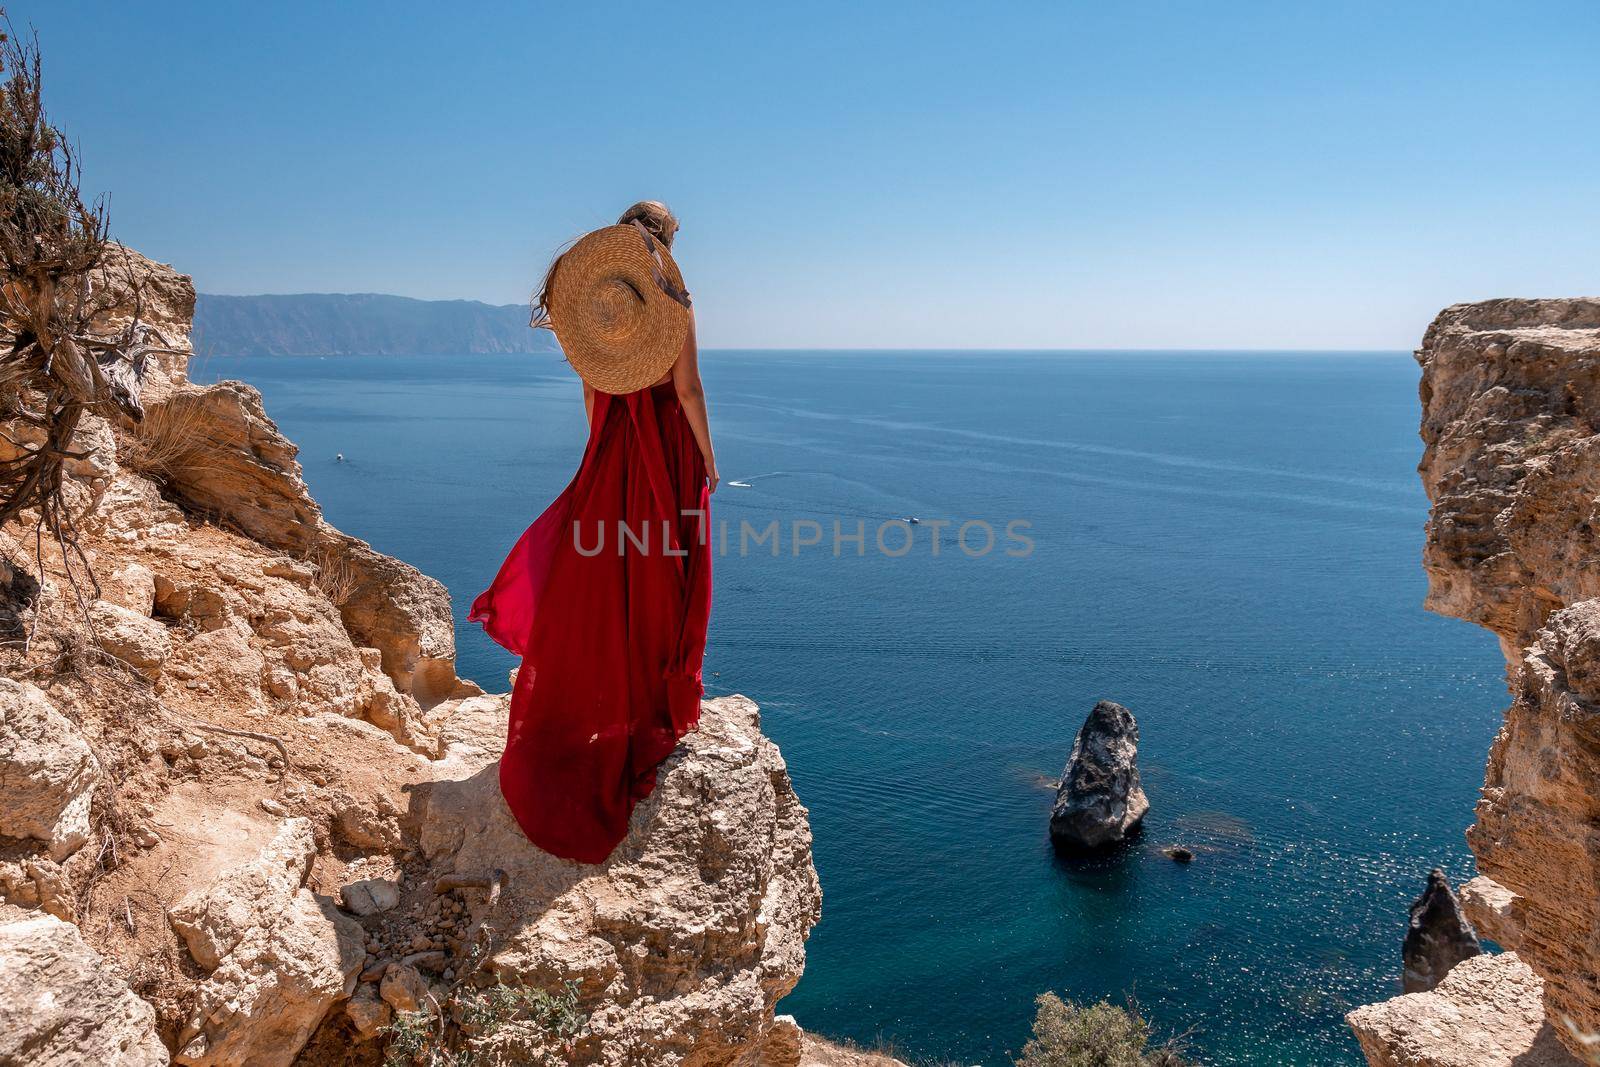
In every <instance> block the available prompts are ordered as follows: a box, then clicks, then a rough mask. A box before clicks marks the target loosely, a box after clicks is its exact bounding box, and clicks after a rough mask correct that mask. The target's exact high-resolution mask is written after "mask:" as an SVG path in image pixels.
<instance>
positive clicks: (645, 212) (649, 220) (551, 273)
mask: <svg viewBox="0 0 1600 1067" xmlns="http://www.w3.org/2000/svg"><path fill="white" fill-rule="evenodd" d="M630 222H637V223H638V224H639V225H641V226H643V227H644V228H645V229H646V230H649V231H650V235H651V236H652V237H654V238H655V239H656V240H658V241H660V242H661V244H662V245H663V246H664V247H666V248H671V247H672V239H673V238H674V237H676V236H677V235H678V216H676V215H674V214H673V213H672V209H671V208H669V207H667V205H665V204H663V203H662V202H661V201H659V200H641V201H639V202H638V203H637V204H634V205H633V206H632V207H630V208H629V209H628V210H626V211H624V212H623V213H622V217H621V218H619V219H617V225H619V226H626V225H628V224H629V223H630ZM576 240H577V238H574V239H573V241H576ZM573 241H568V242H567V243H566V244H565V245H563V246H562V248H561V251H560V252H557V253H556V257H555V259H553V260H551V261H550V269H548V270H546V271H545V272H544V280H543V281H542V282H540V283H539V288H537V289H535V290H534V291H533V317H532V318H531V319H529V321H528V325H529V326H532V327H533V328H534V329H536V330H540V329H543V330H548V329H551V325H550V306H549V304H548V303H547V301H548V300H549V298H550V286H551V285H553V284H554V283H555V280H556V271H557V269H559V268H560V266H561V257H562V256H563V255H565V254H566V251H567V249H568V248H570V247H572V244H573Z"/></svg>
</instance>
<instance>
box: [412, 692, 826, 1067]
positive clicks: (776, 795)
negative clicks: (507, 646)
mask: <svg viewBox="0 0 1600 1067" xmlns="http://www.w3.org/2000/svg"><path fill="white" fill-rule="evenodd" d="M505 706H506V701H505V698H504V697H501V698H498V699H493V700H488V699H482V698H474V699H469V700H463V701H461V702H460V703H459V704H458V705H456V707H455V711H454V714H453V715H452V717H451V720H452V721H451V722H449V723H447V724H445V726H444V731H445V735H446V736H447V737H451V738H454V739H455V740H454V742H453V743H451V744H449V746H448V748H447V750H446V753H445V758H444V759H443V760H441V761H440V762H439V763H437V764H435V765H434V769H433V774H434V776H435V777H434V781H432V782H431V783H428V784H427V785H424V786H420V787H418V789H417V790H416V794H417V795H418V798H419V801H420V805H421V826H420V831H419V832H420V834H421V843H422V847H423V849H424V850H425V852H426V854H427V855H428V856H429V858H430V859H431V860H432V861H433V863H434V866H435V869H437V870H442V871H444V872H447V873H457V874H461V875H466V876H483V875H487V874H490V873H491V872H493V871H494V870H495V869H496V868H499V869H501V870H503V871H504V873H505V888H504V891H503V892H502V893H501V895H500V898H499V904H498V905H497V910H496V913H495V915H494V916H492V917H490V918H489V919H488V921H490V922H491V923H492V924H493V925H494V926H495V927H496V929H498V930H500V931H502V932H503V933H504V937H503V940H502V941H501V943H500V944H499V947H498V949H497V951H496V953H495V955H494V956H493V957H492V959H491V960H490V966H491V967H492V968H493V969H494V970H495V971H496V972H497V973H499V974H500V975H502V976H505V977H507V978H508V979H511V980H517V981H533V982H537V983H540V984H543V985H546V986H549V985H552V984H554V983H556V982H560V981H567V980H572V981H577V982H579V983H580V985H581V988H582V1000H581V1004H580V1007H581V1008H582V1009H583V1010H585V1011H587V1012H590V1013H592V1014H591V1015H590V1019H589V1030H590V1036H589V1037H588V1038H587V1039H586V1040H585V1041H584V1042H583V1043H581V1044H580V1047H579V1048H578V1050H577V1052H576V1053H575V1054H574V1058H573V1059H572V1060H571V1062H573V1063H575V1064H592V1063H612V1062H624V1061H625V1059H626V1055H627V1052H626V1050H627V1049H628V1048H630V1047H644V1048H648V1049H649V1050H650V1052H651V1057H650V1062H651V1063H652V1064H659V1065H661V1067H673V1065H676V1064H699V1063H713V1062H715V1063H730V1064H731V1063H740V1062H758V1059H757V1058H758V1056H759V1054H760V1050H762V1049H763V1048H764V1046H765V1044H766V1042H767V1040H768V1038H769V1036H770V1035H771V1033H772V1031H773V1028H774V1025H775V1024H774V1020H773V1005H774V1003H775V1002H776V1001H777V1000H778V998H780V997H782V996H783V995H784V994H785V993H787V992H788V991H789V990H790V989H791V988H792V987H793V986H794V984H795V983H796V982H797V981H798V980H799V978H800V974H801V971H802V969H803V968H804V961H805V953H804V941H805V938H806V936H807V934H808V933H809V931H810V929H811V926H812V924H813V923H815V922H816V920H817V917H818V915H819V912H820V904H821V900H820V897H821V894H820V890H819V888H818V885H817V876H816V870H815V868H814V867H813V866H812V863H811V831H810V827H809V825H808V823H807V819H806V811H805V808H803V807H802V806H801V805H800V802H799V800H798V799H796V797H795V795H794V791H793V789H792V787H791V786H790V783H789V776H788V773H787V770H786V768H785V766H784V763H783V757H782V756H781V755H780V754H779V752H778V750H777V748H776V746H774V745H773V744H772V742H771V741H769V740H767V738H765V737H764V736H763V735H762V734H761V732H760V722H759V711H758V709H757V708H756V706H755V704H754V703H752V702H751V701H749V700H747V699H745V698H744V697H737V696H734V697H723V698H720V699H717V700H710V701H707V702H705V704H704V705H702V708H703V710H702V716H701V720H700V725H699V728H698V729H696V730H695V731H693V732H691V733H690V734H689V735H688V736H686V737H685V738H684V740H683V742H682V743H681V744H680V745H679V747H678V750H677V751H676V752H675V753H674V754H673V755H672V756H671V757H669V758H668V759H667V761H666V762H665V763H664V764H663V765H662V767H661V774H660V779H659V784H658V785H657V787H656V790H655V792H654V793H653V794H651V796H650V797H649V798H648V799H647V800H645V801H644V802H643V803H641V804H640V805H639V806H638V808H637V809H636V810H635V812H634V816H633V823H632V828H631V830H630V832H629V834H628V837H627V838H626V839H625V840H624V841H623V842H622V844H621V845H619V846H618V847H617V850H616V851H615V852H614V853H613V854H612V856H611V858H610V859H609V860H607V862H606V863H604V864H600V865H597V866H587V865H583V864H577V863H571V862H568V861H565V860H559V859H556V858H555V857H553V856H550V855H548V854H547V853H544V852H541V851H539V850H538V849H535V848H534V847H532V846H531V845H530V844H529V843H528V841H527V839H526V838H524V837H523V836H522V833H521V831H520V830H519V829H518V828H517V825H516V823H515V821H514V820H513V819H512V818H511V813H510V812H509V811H508V810H507V809H506V806H505V802H504V801H503V800H502V799H501V797H500V791H499V788H498V783H497V778H496V772H497V765H496V763H495V756H496V755H498V752H497V748H498V744H496V743H494V742H491V741H490V740H489V739H490V738H494V737H497V736H503V732H504V728H505V725H504V724H505ZM467 719H473V720H476V722H474V723H472V724H470V725H469V724H468V723H467V722H466V721H465V720H467ZM490 745H493V747H486V746H490ZM630 1043H632V1044H631V1045H630Z"/></svg>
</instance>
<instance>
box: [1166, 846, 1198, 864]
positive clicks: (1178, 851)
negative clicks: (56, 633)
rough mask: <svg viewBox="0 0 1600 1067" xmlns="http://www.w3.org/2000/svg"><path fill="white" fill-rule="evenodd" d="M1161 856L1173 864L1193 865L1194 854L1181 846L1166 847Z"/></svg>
mask: <svg viewBox="0 0 1600 1067" xmlns="http://www.w3.org/2000/svg"><path fill="white" fill-rule="evenodd" d="M1161 854H1162V855H1163V856H1165V857H1167V859H1169V860H1171V861H1172V862H1174V863H1193V862H1194V853H1193V852H1192V851H1190V850H1189V849H1186V848H1184V847H1183V846H1182V845H1168V846H1167V847H1166V848H1164V849H1162V850H1161Z"/></svg>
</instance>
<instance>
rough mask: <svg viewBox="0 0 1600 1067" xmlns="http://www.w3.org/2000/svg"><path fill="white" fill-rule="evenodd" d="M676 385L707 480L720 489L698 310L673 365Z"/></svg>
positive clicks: (673, 386) (712, 486) (673, 384)
mask: <svg viewBox="0 0 1600 1067" xmlns="http://www.w3.org/2000/svg"><path fill="white" fill-rule="evenodd" d="M672 388H673V389H675V390H676V391H677V393H678V404H679V405H680V406H681V407H682V408H683V414H684V416H685V417H686V418H687V419H688V420H689V429H690V430H692V431H694V439H695V443H696V444H698V445H699V446H700V455H701V456H703V457H705V461H706V480H707V481H708V482H709V483H710V484H711V491H712V492H713V493H715V492H716V491H717V454H716V452H715V451H713V450H712V448H711V422H710V420H709V419H708V418H707V416H706V389H705V386H704V385H703V384H701V382H700V349H699V346H698V345H696V344H695V339H694V312H693V311H691V312H689V334H688V336H687V337H685V338H684V339H683V351H682V352H680V353H679V354H678V361H677V362H676V363H674V364H673V365H672Z"/></svg>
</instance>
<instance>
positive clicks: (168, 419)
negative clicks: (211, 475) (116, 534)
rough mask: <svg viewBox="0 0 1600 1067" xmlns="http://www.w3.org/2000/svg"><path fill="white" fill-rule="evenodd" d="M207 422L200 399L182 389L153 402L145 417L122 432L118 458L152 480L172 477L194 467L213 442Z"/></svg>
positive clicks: (167, 479) (160, 480) (169, 479)
mask: <svg viewBox="0 0 1600 1067" xmlns="http://www.w3.org/2000/svg"><path fill="white" fill-rule="evenodd" d="M205 422H206V419H205V413H204V410H203V409H202V408H201V406H200V404H199V402H198V401H197V400H195V399H194V398H193V397H189V396H185V395H183V394H181V393H180V394H178V395H177V396H174V397H173V398H172V399H170V400H168V401H167V402H166V403H164V404H157V405H151V407H150V409H149V410H148V411H146V412H145V417H144V419H143V420H142V421H140V422H137V423H134V426H133V429H132V431H130V432H129V433H127V434H125V435H123V436H122V438H121V440H120V441H119V443H118V448H117V452H118V455H117V461H118V462H119V463H120V464H121V465H122V466H124V467H127V468H128V469H129V470H133V471H137V472H138V473H140V474H142V475H144V476H145V477H146V478H149V479H151V480H152V481H157V482H168V481H171V480H172V478H173V476H174V475H175V474H177V473H178V472H179V471H182V470H189V469H193V468H194V466H195V465H196V463H197V462H198V461H199V460H200V457H201V456H203V455H204V454H205V451H206V448H207V447H208V445H209V443H210V442H209V439H208V438H207V436H206V432H205Z"/></svg>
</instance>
